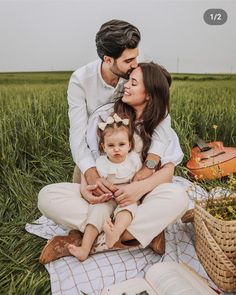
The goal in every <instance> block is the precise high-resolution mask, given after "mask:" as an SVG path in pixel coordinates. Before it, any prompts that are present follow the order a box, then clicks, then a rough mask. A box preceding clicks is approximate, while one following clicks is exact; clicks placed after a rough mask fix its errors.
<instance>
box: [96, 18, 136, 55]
mask: <svg viewBox="0 0 236 295" xmlns="http://www.w3.org/2000/svg"><path fill="white" fill-rule="evenodd" d="M140 39H141V36H140V32H139V30H138V28H136V27H135V26H133V25H131V24H130V23H128V22H126V21H122V20H117V19H113V20H110V21H108V22H106V23H104V24H103V25H102V26H101V28H100V30H99V31H98V32H97V34H96V39H95V40H96V46H97V53H98V56H99V57H100V58H101V59H102V60H103V57H104V55H107V56H110V57H113V58H114V59H117V58H119V57H120V56H121V55H122V53H123V51H124V50H125V49H126V48H129V49H134V48H137V47H138V44H139V41H140Z"/></svg>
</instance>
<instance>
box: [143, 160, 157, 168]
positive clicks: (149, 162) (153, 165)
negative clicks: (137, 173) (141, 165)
mask: <svg viewBox="0 0 236 295" xmlns="http://www.w3.org/2000/svg"><path fill="white" fill-rule="evenodd" d="M145 165H146V167H147V168H149V169H155V168H156V162H154V161H153V160H147V161H146V162H145Z"/></svg>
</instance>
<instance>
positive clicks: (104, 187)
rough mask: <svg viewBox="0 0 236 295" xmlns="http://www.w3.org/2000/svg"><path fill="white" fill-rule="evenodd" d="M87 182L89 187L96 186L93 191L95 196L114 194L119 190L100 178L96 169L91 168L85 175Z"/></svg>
mask: <svg viewBox="0 0 236 295" xmlns="http://www.w3.org/2000/svg"><path fill="white" fill-rule="evenodd" d="M84 175H85V178H86V181H87V183H88V184H89V185H96V188H95V189H94V190H93V194H94V195H95V196H101V195H103V194H104V193H112V194H113V193H114V192H115V191H116V190H117V189H118V188H117V187H116V186H115V185H113V184H112V183H111V182H109V181H108V180H106V179H105V178H104V177H100V176H99V174H98V172H97V169H96V168H95V167H92V168H89V169H88V170H87V171H86V172H85V173H84Z"/></svg>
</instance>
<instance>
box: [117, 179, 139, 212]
mask: <svg viewBox="0 0 236 295" xmlns="http://www.w3.org/2000/svg"><path fill="white" fill-rule="evenodd" d="M144 194H145V192H144V190H143V185H142V184H141V183H139V182H137V181H135V182H132V183H129V184H124V185H121V186H120V188H119V189H118V190H117V191H116V192H115V194H114V195H115V200H116V202H117V203H118V205H119V206H120V207H124V206H128V205H130V204H133V203H136V202H137V201H138V200H140V199H141V198H142V196H143V195H144Z"/></svg>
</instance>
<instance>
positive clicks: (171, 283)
mask: <svg viewBox="0 0 236 295" xmlns="http://www.w3.org/2000/svg"><path fill="white" fill-rule="evenodd" d="M151 283H152V285H154V287H155V289H156V290H157V291H158V294H160V295H199V294H201V293H199V291H198V290H196V289H194V288H193V286H192V285H191V283H189V282H188V280H186V278H185V277H183V276H182V275H181V274H180V273H178V272H177V271H176V270H169V271H166V272H165V273H162V274H159V275H156V276H155V277H154V278H153V277H152V281H151Z"/></svg>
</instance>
